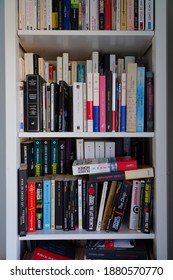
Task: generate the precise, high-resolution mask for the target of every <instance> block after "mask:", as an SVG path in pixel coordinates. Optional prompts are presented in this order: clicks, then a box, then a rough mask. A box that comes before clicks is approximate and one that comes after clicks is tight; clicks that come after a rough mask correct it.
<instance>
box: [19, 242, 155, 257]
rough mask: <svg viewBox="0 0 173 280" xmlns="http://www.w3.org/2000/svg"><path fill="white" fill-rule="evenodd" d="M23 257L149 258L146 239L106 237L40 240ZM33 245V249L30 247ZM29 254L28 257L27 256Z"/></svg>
mask: <svg viewBox="0 0 173 280" xmlns="http://www.w3.org/2000/svg"><path fill="white" fill-rule="evenodd" d="M80 243H81V244H80ZM31 245H32V244H31ZM27 247H29V246H27ZM30 247H31V248H27V253H26V254H25V256H24V258H23V259H32V260H84V259H95V260H96V259H102V260H139V259H140V260H146V259H149V258H150V256H149V252H148V243H147V242H146V240H135V239H124V240H121V239H108V240H107V239H106V240H102V239H101V240H87V241H86V242H83V243H82V242H81V241H68V240H41V241H38V242H36V244H34V245H33V246H30ZM32 247H33V249H32ZM28 255H30V258H28Z"/></svg>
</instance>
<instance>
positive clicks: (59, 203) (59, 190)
mask: <svg viewBox="0 0 173 280" xmlns="http://www.w3.org/2000/svg"><path fill="white" fill-rule="evenodd" d="M63 180H64V175H57V176H56V178H55V229H62V227H63V192H64V190H63Z"/></svg>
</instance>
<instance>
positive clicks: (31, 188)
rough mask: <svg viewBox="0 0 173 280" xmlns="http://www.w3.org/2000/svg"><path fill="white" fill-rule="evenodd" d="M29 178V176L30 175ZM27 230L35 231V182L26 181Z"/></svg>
mask: <svg viewBox="0 0 173 280" xmlns="http://www.w3.org/2000/svg"><path fill="white" fill-rule="evenodd" d="M30 178H31V177H30ZM27 231H28V232H34V231H36V182H34V181H31V179H29V181H28V229H27Z"/></svg>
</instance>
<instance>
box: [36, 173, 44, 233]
mask: <svg viewBox="0 0 173 280" xmlns="http://www.w3.org/2000/svg"><path fill="white" fill-rule="evenodd" d="M36 229H37V230H40V229H43V179H42V177H37V179H36Z"/></svg>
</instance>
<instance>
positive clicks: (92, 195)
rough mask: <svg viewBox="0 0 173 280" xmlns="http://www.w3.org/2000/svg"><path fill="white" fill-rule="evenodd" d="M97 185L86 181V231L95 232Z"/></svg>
mask: <svg viewBox="0 0 173 280" xmlns="http://www.w3.org/2000/svg"><path fill="white" fill-rule="evenodd" d="M97 191H98V183H97V182H93V183H91V182H89V181H87V190H86V230H88V231H94V230H96V224H97Z"/></svg>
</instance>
